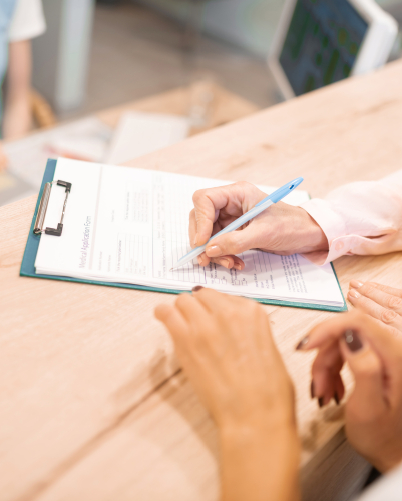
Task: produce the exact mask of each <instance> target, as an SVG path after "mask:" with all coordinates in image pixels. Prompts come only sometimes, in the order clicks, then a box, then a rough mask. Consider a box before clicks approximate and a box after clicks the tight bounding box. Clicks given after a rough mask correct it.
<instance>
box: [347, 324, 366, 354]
mask: <svg viewBox="0 0 402 501" xmlns="http://www.w3.org/2000/svg"><path fill="white" fill-rule="evenodd" d="M343 337H344V339H345V341H346V344H347V345H348V348H349V350H350V351H359V350H361V349H362V348H363V344H362V342H361V341H360V338H359V336H358V335H357V334H356V332H355V331H352V329H348V330H347V331H345V332H344V334H343Z"/></svg>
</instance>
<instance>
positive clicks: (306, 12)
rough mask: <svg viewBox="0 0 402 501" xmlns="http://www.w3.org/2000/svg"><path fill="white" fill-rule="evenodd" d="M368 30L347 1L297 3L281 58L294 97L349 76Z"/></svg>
mask: <svg viewBox="0 0 402 501" xmlns="http://www.w3.org/2000/svg"><path fill="white" fill-rule="evenodd" d="M367 29H368V24H367V22H366V21H365V20H364V19H363V18H362V17H361V15H360V14H359V13H358V12H357V11H356V9H355V8H354V7H353V6H352V5H351V4H350V3H349V2H348V1H347V0H297V2H296V7H295V10H294V12H293V17H292V21H291V23H290V26H289V30H288V33H287V35H286V39H285V43H284V45H283V48H282V52H281V55H280V63H281V66H282V68H283V70H284V72H285V73H286V76H287V78H288V80H289V82H290V84H291V86H292V88H293V91H294V93H295V94H296V96H299V95H301V94H304V93H306V92H310V91H311V90H314V89H318V88H320V87H323V86H324V85H328V84H331V83H333V82H337V81H338V80H342V79H343V78H346V77H348V76H349V74H350V72H351V70H352V67H353V65H354V63H355V60H356V57H357V54H358V52H359V49H360V46H361V44H362V41H363V38H364V35H365V34H366V31H367Z"/></svg>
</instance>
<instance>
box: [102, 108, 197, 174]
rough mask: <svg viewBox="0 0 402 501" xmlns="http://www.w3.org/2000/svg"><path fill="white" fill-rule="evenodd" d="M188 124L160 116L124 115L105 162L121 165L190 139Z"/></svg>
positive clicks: (185, 121) (169, 116) (179, 118)
mask: <svg viewBox="0 0 402 501" xmlns="http://www.w3.org/2000/svg"><path fill="white" fill-rule="evenodd" d="M188 132H189V121H188V119H186V118H184V117H179V116H176V115H167V114H160V113H140V112H128V113H125V114H124V115H123V116H122V117H121V119H120V121H119V124H118V125H117V128H116V131H115V133H114V135H113V138H112V141H111V144H110V148H109V150H108V152H107V153H106V156H105V159H104V162H105V163H113V164H122V163H124V162H128V161H129V160H132V159H133V158H137V157H140V156H142V155H146V154H147V153H151V152H153V151H156V150H159V149H161V148H165V147H166V146H169V145H171V144H174V143H178V142H179V141H182V140H183V139H184V138H186V137H187V135H188Z"/></svg>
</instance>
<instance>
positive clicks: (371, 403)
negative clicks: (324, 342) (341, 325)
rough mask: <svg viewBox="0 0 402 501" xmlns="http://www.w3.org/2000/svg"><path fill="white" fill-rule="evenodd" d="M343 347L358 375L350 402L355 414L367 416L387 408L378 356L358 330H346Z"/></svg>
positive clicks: (350, 364) (345, 355)
mask: <svg viewBox="0 0 402 501" xmlns="http://www.w3.org/2000/svg"><path fill="white" fill-rule="evenodd" d="M340 348H341V353H342V356H343V358H344V360H345V361H346V362H347V363H348V364H349V367H350V369H351V371H352V372H353V375H354V378H355V389H354V391H353V394H352V396H351V397H350V399H349V402H348V405H349V406H350V407H353V415H354V416H356V415H357V416H361V417H362V418H365V419H367V418H368V417H369V416H371V415H372V414H373V412H375V413H381V412H382V411H384V410H385V409H386V407H387V400H386V395H385V388H384V384H383V366H382V362H381V360H380V358H379V356H378V355H377V353H376V352H375V351H374V350H373V349H372V348H371V346H370V344H369V343H367V341H364V342H363V341H362V339H361V337H360V336H359V335H358V333H357V331H356V330H351V329H348V330H347V331H345V334H344V336H343V339H341V341H340Z"/></svg>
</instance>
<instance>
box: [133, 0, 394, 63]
mask: <svg viewBox="0 0 402 501" xmlns="http://www.w3.org/2000/svg"><path fill="white" fill-rule="evenodd" d="M377 2H378V3H379V4H380V5H383V6H390V5H394V4H400V3H402V0H377ZM138 3H142V4H144V5H149V6H153V7H155V8H157V9H158V10H160V11H162V12H165V13H167V14H168V15H171V16H173V17H175V18H176V19H181V20H183V19H185V16H186V12H187V7H188V1H186V0H181V1H179V0H139V1H138ZM283 4H284V0H209V1H207V2H206V6H205V10H204V29H205V32H207V33H209V34H211V35H213V36H216V37H218V38H220V39H222V40H226V41H228V42H230V43H233V44H235V45H238V46H240V47H243V48H245V49H246V50H248V51H250V52H253V53H254V54H256V55H258V56H261V57H265V56H266V55H267V52H268V50H269V46H270V44H271V41H272V38H273V36H274V33H275V30H276V26H277V23H278V20H279V17H280V13H281V10H282V7H283Z"/></svg>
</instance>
